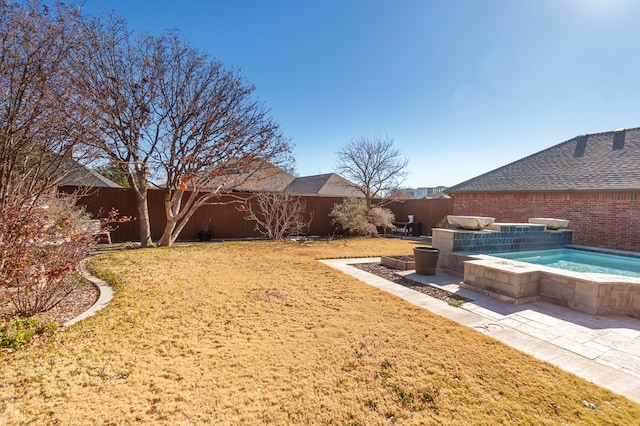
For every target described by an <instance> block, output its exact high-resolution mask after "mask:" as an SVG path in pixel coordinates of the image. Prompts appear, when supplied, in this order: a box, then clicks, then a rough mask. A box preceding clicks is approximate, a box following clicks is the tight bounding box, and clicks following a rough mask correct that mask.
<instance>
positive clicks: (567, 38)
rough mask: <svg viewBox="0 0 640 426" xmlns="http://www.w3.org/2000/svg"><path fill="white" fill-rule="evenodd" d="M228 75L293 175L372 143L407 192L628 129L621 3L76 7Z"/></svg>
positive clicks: (95, 1)
mask: <svg viewBox="0 0 640 426" xmlns="http://www.w3.org/2000/svg"><path fill="white" fill-rule="evenodd" d="M98 9H106V10H114V11H115V12H116V14H118V15H120V16H122V17H123V18H125V19H126V20H127V22H128V24H129V27H130V28H131V29H134V30H138V31H146V32H150V33H152V34H159V33H161V32H162V31H163V30H165V29H178V30H179V31H180V33H181V34H182V36H183V37H184V38H186V39H188V40H189V41H190V42H191V43H192V44H193V45H194V46H195V47H197V48H199V49H201V50H203V51H206V52H208V53H209V54H211V55H212V56H215V57H216V58H218V59H219V60H221V61H222V62H223V63H224V64H225V65H227V66H229V67H235V68H238V69H240V70H241V72H242V74H243V75H244V76H245V78H246V79H247V80H248V81H250V82H251V83H253V84H255V85H256V86H257V90H256V95H257V96H258V97H259V99H260V100H261V101H262V102H264V103H265V105H266V106H267V107H268V108H270V109H271V113H272V116H273V117H274V118H275V119H276V121H278V122H279V123H280V125H281V127H282V130H283V132H284V133H285V135H287V136H289V137H290V138H291V139H292V142H293V144H294V145H295V149H294V155H295V158H296V170H297V173H298V174H299V175H301V176H306V175H313V174H320V173H330V172H333V171H335V170H334V167H335V164H336V152H337V151H338V150H339V149H340V148H341V147H342V146H343V145H344V144H345V143H346V142H347V141H349V140H350V139H353V138H356V137H360V136H375V135H380V136H388V137H389V138H392V139H393V140H394V142H395V145H396V146H397V147H398V148H399V149H400V150H402V151H403V152H404V153H405V155H406V156H407V157H408V158H409V170H408V171H409V173H408V176H407V180H406V185H407V186H412V187H425V186H427V187H428V186H438V185H445V186H450V185H454V184H457V183H460V182H462V181H464V180H467V179H470V178H472V177H475V176H477V175H480V174H482V173H485V172H488V171H490V170H493V169H495V168H497V167H500V166H502V165H505V164H508V163H510V162H512V161H515V160H518V159H520V158H522V157H524V156H527V155H530V154H533V153H535V152H537V151H540V150H542V149H545V148H547V147H549V146H552V145H555V144H557V143H560V142H563V141H565V140H567V139H570V138H572V137H574V136H577V135H580V134H584V133H597V132H602V131H608V130H614V129H617V128H631V127H638V126H640V108H639V106H640V54H638V41H639V40H640V25H638V22H640V1H636V0H483V1H480V0H446V1H430V0H386V1H382V0H297V1H293V0H202V1H195V0H192V1H190V0H181V1H175V0H171V1H169V0H154V1H148V2H145V1H138V0H126V1H125V0H87V1H86V3H85V10H86V11H87V12H89V13H94V12H95V11H96V10H98Z"/></svg>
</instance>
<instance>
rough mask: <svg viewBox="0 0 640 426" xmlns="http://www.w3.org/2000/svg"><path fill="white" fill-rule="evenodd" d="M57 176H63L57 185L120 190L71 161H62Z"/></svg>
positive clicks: (114, 184)
mask: <svg viewBox="0 0 640 426" xmlns="http://www.w3.org/2000/svg"><path fill="white" fill-rule="evenodd" d="M56 173H57V174H61V173H62V174H63V176H62V177H61V178H60V182H59V183H58V185H61V186H64V185H70V186H87V187H100V188H122V187H121V186H120V185H118V184H117V183H115V182H114V181H112V180H111V179H108V178H106V177H104V176H102V175H101V174H100V173H98V172H96V171H95V170H91V169H89V168H87V167H85V166H83V165H82V164H80V163H78V162H77V161H75V160H73V159H64V160H63V163H62V164H60V166H59V169H58V170H57V171H56Z"/></svg>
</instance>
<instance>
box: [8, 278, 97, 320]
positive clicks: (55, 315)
mask: <svg viewBox="0 0 640 426" xmlns="http://www.w3.org/2000/svg"><path fill="white" fill-rule="evenodd" d="M99 295H100V293H99V291H98V289H97V288H96V286H94V285H93V284H91V283H89V282H85V281H83V282H82V283H80V284H79V286H78V287H77V288H75V289H74V290H73V291H72V292H71V293H69V295H68V296H67V297H65V298H64V299H63V300H62V301H61V302H60V303H58V304H57V305H56V306H54V307H53V308H52V309H49V310H48V311H46V312H40V313H37V314H35V315H33V316H32V318H34V319H36V320H37V321H38V323H39V324H52V323H55V324H58V325H62V324H64V323H65V322H67V321H69V320H70V319H73V318H75V317H77V316H78V315H80V314H81V313H83V312H84V311H86V310H87V309H89V308H90V307H91V305H93V304H94V303H95V302H96V300H98V296H99ZM14 316H16V315H15V307H14V305H13V302H11V298H10V297H9V295H8V294H7V290H6V289H0V322H1V321H2V320H4V319H9V318H12V317H14Z"/></svg>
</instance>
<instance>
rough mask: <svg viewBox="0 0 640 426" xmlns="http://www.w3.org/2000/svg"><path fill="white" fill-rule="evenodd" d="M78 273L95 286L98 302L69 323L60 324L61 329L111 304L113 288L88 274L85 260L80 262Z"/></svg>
mask: <svg viewBox="0 0 640 426" xmlns="http://www.w3.org/2000/svg"><path fill="white" fill-rule="evenodd" d="M80 272H81V273H82V277H83V278H85V279H87V280H88V281H89V282H91V284H93V285H94V286H96V288H97V289H98V292H99V293H100V295H99V296H98V300H96V301H95V302H94V304H93V305H91V307H90V308H89V309H87V310H86V311H84V312H83V313H81V314H80V315H78V316H77V317H75V318H72V319H70V320H69V321H67V322H65V323H64V324H62V326H63V327H69V326H70V325H73V324H75V323H77V322H79V321H82V320H83V319H86V318H89V317H90V316H92V315H94V314H95V313H96V312H98V311H99V310H100V309H102V308H104V307H105V306H107V305H108V304H109V302H111V300H112V299H113V295H114V291H113V287H111V285H110V284H109V283H108V282H106V281H104V280H101V279H100V278H98V277H95V276H93V275H92V274H91V273H90V272H89V269H88V268H87V265H86V260H85V261H83V262H82V265H81V266H80Z"/></svg>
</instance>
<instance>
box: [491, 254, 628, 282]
mask: <svg viewBox="0 0 640 426" xmlns="http://www.w3.org/2000/svg"><path fill="white" fill-rule="evenodd" d="M490 256H495V257H500V258H502V259H511V260H518V261H520V262H527V263H534V264H536V265H544V266H550V267H552V268H559V269H565V270H568V271H575V272H596V273H600V274H612V275H623V276H626V277H638V278H640V258H635V257H628V256H618V255H614V254H608V253H600V252H592V251H586V250H577V249H568V248H563V249H554V250H536V251H520V252H511V253H492V254H491V255H490Z"/></svg>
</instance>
